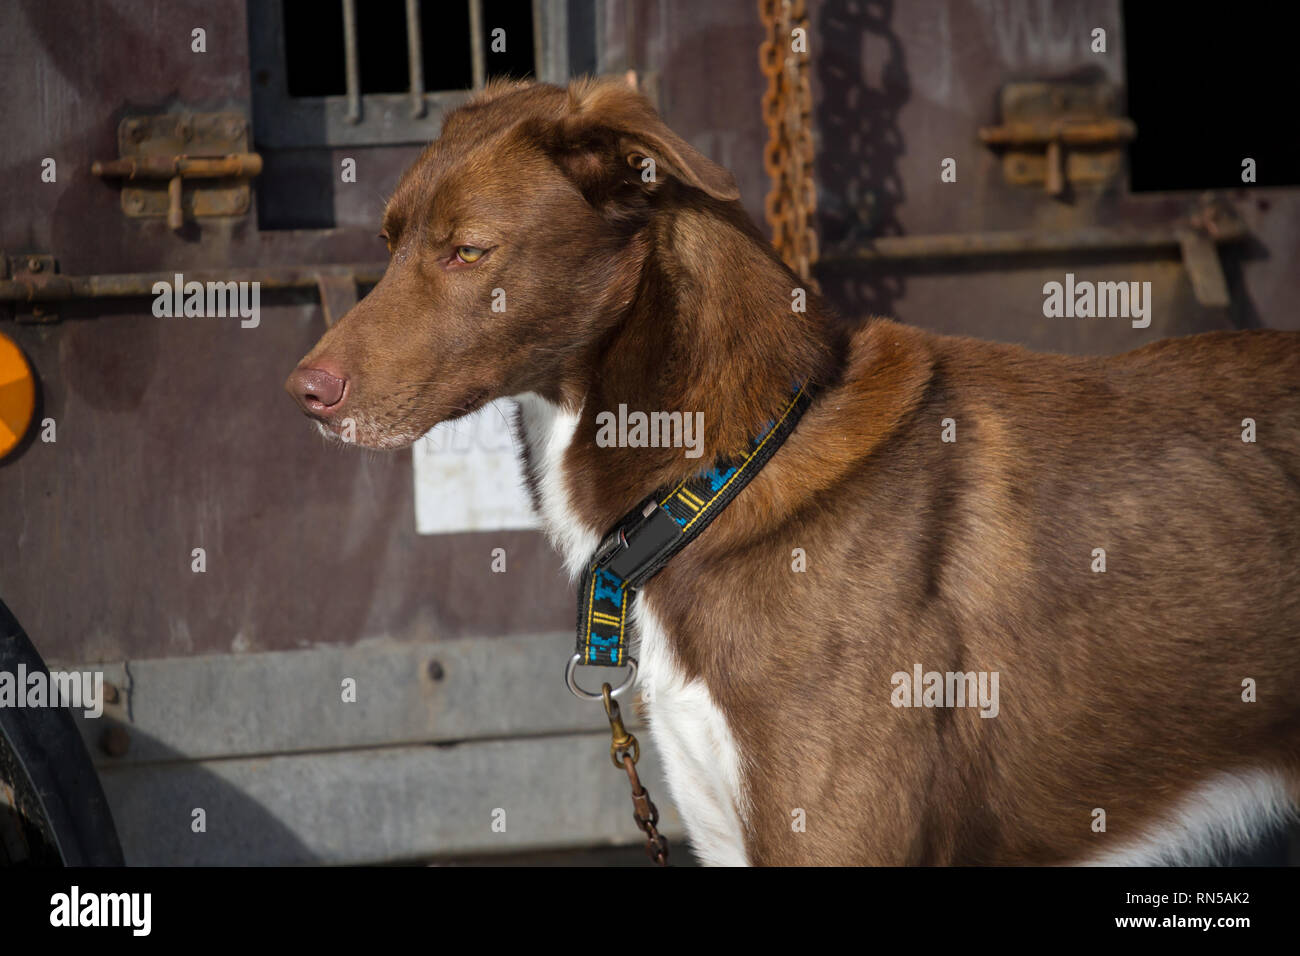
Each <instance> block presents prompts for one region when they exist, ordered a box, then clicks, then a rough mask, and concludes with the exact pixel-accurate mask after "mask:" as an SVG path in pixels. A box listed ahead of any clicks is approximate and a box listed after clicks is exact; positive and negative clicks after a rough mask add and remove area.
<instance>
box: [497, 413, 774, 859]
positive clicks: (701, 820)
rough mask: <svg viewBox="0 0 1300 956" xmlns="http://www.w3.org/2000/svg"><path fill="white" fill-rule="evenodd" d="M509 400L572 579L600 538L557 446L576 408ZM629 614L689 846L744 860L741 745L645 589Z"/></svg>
mask: <svg viewBox="0 0 1300 956" xmlns="http://www.w3.org/2000/svg"><path fill="white" fill-rule="evenodd" d="M515 401H516V402H517V403H518V404H519V413H520V424H521V426H522V431H523V433H524V434H523V438H524V441H526V442H527V443H528V452H529V456H530V458H531V460H532V462H533V468H534V470H535V473H536V478H537V487H538V497H539V498H540V511H541V517H542V524H543V525H544V526H545V528H546V532H547V534H548V535H549V536H550V539H551V542H552V543H553V544H554V545H555V547H556V549H557V550H559V552H560V554H561V556H562V557H563V559H564V565H565V569H566V570H567V571H568V572H569V574H570V576H572V577H575V578H576V577H577V576H578V575H579V574H581V572H582V569H583V565H584V563H585V562H586V560H587V558H588V557H589V556H590V555H591V553H592V551H594V550H595V549H596V545H597V544H598V543H599V542H600V535H599V532H598V531H597V530H596V529H595V528H591V527H587V526H584V525H583V524H582V523H581V522H580V521H579V520H578V517H577V515H576V514H575V512H574V510H573V508H572V506H571V504H570V501H569V494H568V488H567V485H566V482H565V474H564V453H565V451H566V450H567V449H568V447H569V443H570V442H571V441H572V440H573V433H574V430H575V429H576V428H577V425H578V413H575V412H566V411H563V410H562V409H560V408H558V407H557V406H555V405H553V404H551V403H550V402H548V401H546V400H545V399H542V398H540V397H538V396H536V395H533V394H531V393H530V394H527V395H522V396H517V397H516V398H515ZM633 621H634V623H635V626H636V630H637V632H638V634H639V635H640V644H639V646H638V647H637V648H636V649H635V653H636V656H637V658H638V661H639V664H640V671H639V681H638V683H639V684H640V687H641V691H642V695H643V699H645V700H646V701H647V703H648V704H649V708H650V732H651V736H652V738H653V740H654V743H655V745H656V748H657V750H658V751H659V754H660V757H661V759H662V760H663V764H664V774H665V776H666V777H667V779H668V787H669V789H670V790H671V791H672V798H673V802H674V803H675V804H676V806H677V810H678V812H679V813H680V814H681V816H682V820H683V821H684V822H685V824H686V830H687V833H688V834H689V835H690V838H691V845H692V846H693V847H694V849H695V852H696V854H697V856H699V858H700V860H701V861H702V862H704V863H706V864H709V865H714V866H743V865H745V864H746V863H747V862H748V861H747V859H746V855H745V838H744V826H743V824H742V814H744V813H745V812H746V805H745V798H744V786H743V782H742V779H741V765H740V751H739V749H738V748H737V747H736V741H735V738H734V736H733V735H732V733H731V728H730V726H729V725H728V723H727V719H726V716H725V715H724V714H723V713H722V711H721V710H720V709H719V708H718V706H717V704H716V703H715V702H714V700H713V698H712V696H711V695H710V693H709V689H708V687H706V686H705V684H704V682H703V681H700V680H698V679H694V680H688V679H687V678H686V677H685V675H684V674H683V673H682V671H681V668H680V667H679V666H678V664H677V661H676V659H675V657H674V655H673V651H672V647H671V645H670V644H669V642H668V636H667V634H665V633H664V631H663V629H662V627H661V626H660V624H659V622H658V620H657V619H656V618H655V616H654V613H653V610H652V609H651V608H650V607H649V606H648V605H647V601H646V596H645V595H644V594H642V595H639V596H638V597H637V599H636V601H635V603H634V605H633Z"/></svg>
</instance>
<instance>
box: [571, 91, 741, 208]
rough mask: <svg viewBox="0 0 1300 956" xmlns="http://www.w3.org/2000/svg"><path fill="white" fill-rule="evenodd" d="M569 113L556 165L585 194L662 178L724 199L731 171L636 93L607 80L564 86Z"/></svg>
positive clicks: (731, 196)
mask: <svg viewBox="0 0 1300 956" xmlns="http://www.w3.org/2000/svg"><path fill="white" fill-rule="evenodd" d="M569 107H570V109H569V113H568V115H566V116H565V117H564V119H563V120H561V122H560V124H559V125H560V129H559V136H558V139H557V141H556V143H555V146H556V147H557V153H556V158H557V160H558V161H559V162H560V165H561V167H562V168H564V170H565V171H566V172H567V173H568V174H569V176H570V177H571V178H573V180H574V181H575V183H577V185H578V187H579V189H581V190H582V191H583V194H584V195H587V196H588V197H589V198H594V197H598V196H602V195H608V194H609V193H610V192H612V190H613V189H614V188H616V187H617V186H619V185H624V184H640V185H642V186H643V188H644V189H646V190H653V189H654V188H655V186H656V184H658V183H661V182H662V181H663V180H664V179H665V178H672V179H676V180H677V181H678V182H681V183H684V184H685V185H687V186H691V187H693V188H695V189H698V190H701V191H702V192H705V193H707V194H708V195H710V196H712V197H713V198H714V199H720V200H723V201H726V202H730V201H733V200H736V199H739V198H740V190H739V189H738V188H737V187H736V180H735V178H734V177H732V175H731V173H730V172H729V171H728V170H727V169H725V168H724V167H722V166H719V165H718V164H717V163H715V162H714V161H713V160H711V159H709V158H708V157H707V156H705V155H704V154H703V153H701V152H700V151H699V150H697V149H695V148H694V147H693V146H691V144H690V143H688V142H686V140H684V139H682V138H681V137H680V136H678V135H677V134H676V133H674V132H673V131H672V130H670V129H669V128H668V126H667V125H666V124H665V123H664V121H663V120H661V119H660V118H659V114H658V113H656V112H655V111H654V108H653V107H651V106H650V104H649V103H648V102H647V101H646V99H645V97H643V96H642V95H641V94H640V93H637V92H636V91H635V90H633V89H631V88H630V87H628V86H625V85H624V84H622V83H619V82H617V81H611V80H603V81H591V80H578V81H575V82H574V83H573V84H571V85H570V87H569Z"/></svg>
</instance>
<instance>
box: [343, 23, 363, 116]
mask: <svg viewBox="0 0 1300 956" xmlns="http://www.w3.org/2000/svg"><path fill="white" fill-rule="evenodd" d="M343 57H344V61H345V63H346V65H347V82H348V113H347V120H348V122H349V123H360V122H361V64H360V63H359V62H358V61H357V0H343Z"/></svg>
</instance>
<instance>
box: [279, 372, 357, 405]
mask: <svg viewBox="0 0 1300 956" xmlns="http://www.w3.org/2000/svg"><path fill="white" fill-rule="evenodd" d="M347 385H348V380H347V379H346V378H343V377H341V376H339V375H335V374H334V373H333V372H331V371H329V370H327V369H323V368H303V367H302V366H299V367H298V368H296V369H294V370H293V372H292V374H290V375H289V379H288V381H286V382H285V383H284V387H285V389H286V390H287V391H288V392H289V394H290V395H292V396H293V397H294V400H295V401H296V402H297V403H298V404H299V405H301V406H302V410H303V411H305V412H306V413H307V414H308V415H311V416H312V417H313V418H327V417H329V416H330V415H332V414H333V413H334V412H335V411H336V410H337V409H338V408H339V406H340V405H342V403H343V393H344V392H345V391H347Z"/></svg>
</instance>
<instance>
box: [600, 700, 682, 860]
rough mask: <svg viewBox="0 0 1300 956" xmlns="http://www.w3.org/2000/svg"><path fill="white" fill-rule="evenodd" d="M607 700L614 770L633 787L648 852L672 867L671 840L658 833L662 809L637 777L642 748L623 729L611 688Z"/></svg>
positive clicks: (634, 811) (633, 801) (634, 813)
mask: <svg viewBox="0 0 1300 956" xmlns="http://www.w3.org/2000/svg"><path fill="white" fill-rule="evenodd" d="M601 694H602V696H603V697H604V700H605V716H606V717H608V718H609V732H610V737H611V738H612V742H611V743H610V745H609V758H610V759H611V760H612V761H614V766H615V767H618V768H620V769H622V770H626V771H627V779H628V780H629V781H630V782H631V784H632V807H633V819H635V820H636V825H637V826H638V827H640V829H641V832H642V833H644V834H645V849H646V853H648V854H649V855H650V859H652V860H654V861H655V862H656V863H658V864H659V865H660V866H667V865H668V840H667V839H666V838H665V837H664V835H663V834H662V833H660V832H659V830H658V824H659V808H658V807H656V806H655V805H654V801H653V800H651V799H650V794H649V793H647V792H646V789H645V787H643V786H642V785H641V778H640V777H638V776H637V772H636V762H637V761H638V760H640V759H641V745H640V744H639V743H637V740H636V737H634V736H632V735H631V734H630V733H628V732H627V728H626V727H624V726H623V714H622V712H621V711H619V709H618V701H616V700H615V699H614V698H613V697H611V696H610V686H609V685H608V684H605V685H604V686H603V687H602V688H601Z"/></svg>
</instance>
